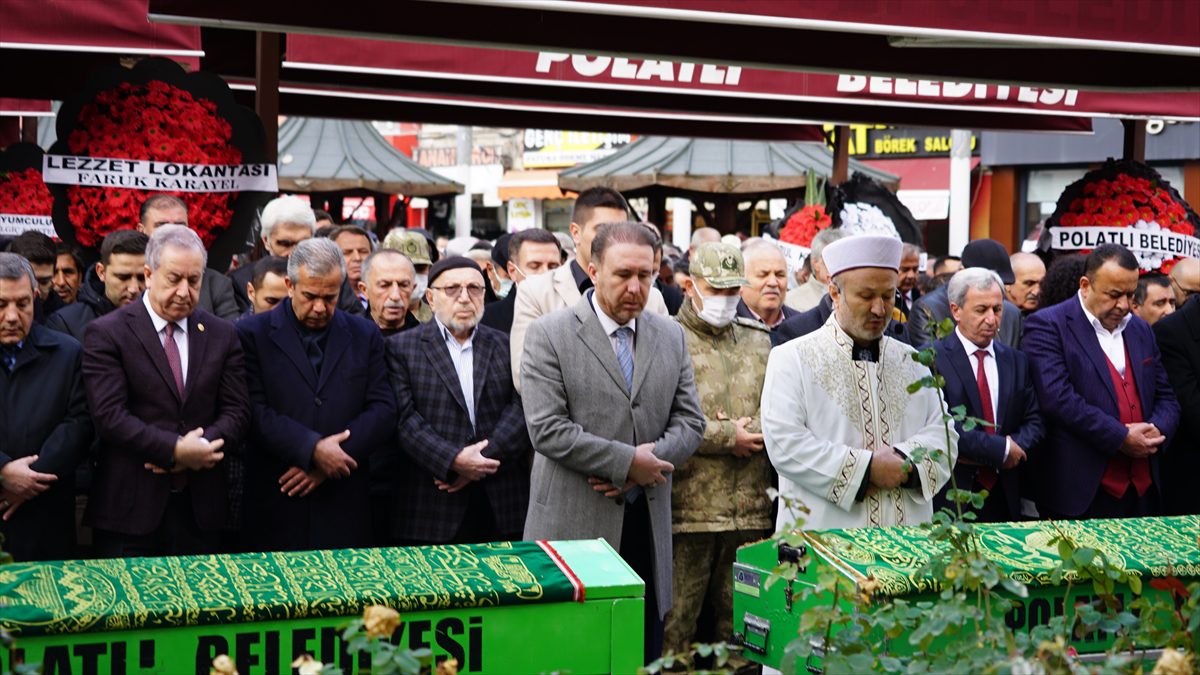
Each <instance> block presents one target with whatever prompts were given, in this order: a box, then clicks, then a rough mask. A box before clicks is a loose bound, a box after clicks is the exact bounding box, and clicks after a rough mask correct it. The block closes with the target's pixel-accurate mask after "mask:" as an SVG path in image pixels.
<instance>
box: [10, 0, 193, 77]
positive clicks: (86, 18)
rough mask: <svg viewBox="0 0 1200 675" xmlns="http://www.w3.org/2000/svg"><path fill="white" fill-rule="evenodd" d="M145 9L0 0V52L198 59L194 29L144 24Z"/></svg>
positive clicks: (72, 0)
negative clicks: (0, 6) (1, 5)
mask: <svg viewBox="0 0 1200 675" xmlns="http://www.w3.org/2000/svg"><path fill="white" fill-rule="evenodd" d="M149 5H150V3H149V0H104V1H103V2H79V1H78V0H4V17H3V21H2V22H0V49H23V50H37V51H58V52H87V53H98V54H111V53H116V54H121V55H147V56H171V57H192V58H197V57H200V56H203V55H204V52H203V51H202V50H201V49H200V29H199V28H196V27H195V26H173V25H171V24H162V23H150V22H149V21H148V20H147V18H146V15H147V12H148V10H149ZM43 75H45V74H44V73H43Z"/></svg>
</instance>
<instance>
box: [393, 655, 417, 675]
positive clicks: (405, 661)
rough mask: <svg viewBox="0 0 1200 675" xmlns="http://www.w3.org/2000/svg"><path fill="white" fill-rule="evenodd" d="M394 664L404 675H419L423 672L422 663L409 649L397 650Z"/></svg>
mask: <svg viewBox="0 0 1200 675" xmlns="http://www.w3.org/2000/svg"><path fill="white" fill-rule="evenodd" d="M394 662H395V664H396V666H397V667H399V668H400V672H402V673H404V675H418V674H419V673H420V672H421V662H420V661H419V660H418V659H417V657H416V655H415V654H413V652H412V651H410V650H408V649H400V650H397V651H396V656H395V659H394Z"/></svg>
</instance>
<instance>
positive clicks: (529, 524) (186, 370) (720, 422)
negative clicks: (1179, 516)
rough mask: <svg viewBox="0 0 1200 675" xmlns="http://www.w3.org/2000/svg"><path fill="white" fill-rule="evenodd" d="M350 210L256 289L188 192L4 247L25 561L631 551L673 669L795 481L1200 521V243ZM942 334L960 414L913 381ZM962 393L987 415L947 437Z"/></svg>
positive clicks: (6, 364)
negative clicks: (674, 657) (448, 233)
mask: <svg viewBox="0 0 1200 675" xmlns="http://www.w3.org/2000/svg"><path fill="white" fill-rule="evenodd" d="M326 219H327V214H321V213H317V212H314V211H313V210H312V209H311V208H310V207H309V206H308V204H307V203H305V202H304V201H302V200H299V199H297V198H294V197H280V198H277V199H275V200H273V201H272V202H270V203H269V204H268V205H267V206H266V207H265V208H264V210H263V213H262V214H261V238H262V247H263V250H264V255H263V256H262V257H261V258H260V259H258V260H257V261H254V262H252V263H249V264H245V265H243V266H240V267H238V268H237V269H235V270H234V271H233V272H232V273H230V274H229V275H223V274H220V273H219V272H217V271H215V270H213V269H211V268H209V266H208V260H207V252H206V250H205V248H204V246H203V244H202V242H201V240H200V238H199V237H198V236H197V235H196V233H195V232H193V231H192V230H190V229H188V227H187V207H186V205H185V204H184V203H183V202H182V201H180V200H179V199H177V198H175V197H171V196H166V195H156V196H153V197H151V198H150V199H148V200H147V201H146V203H145V204H144V205H143V208H142V210H141V217H140V222H139V223H137V224H136V226H134V227H131V228H130V229H128V230H122V231H118V232H114V233H112V234H110V235H108V236H107V237H105V239H104V241H103V243H102V244H101V246H100V250H99V260H98V261H97V262H95V263H94V264H92V265H87V266H85V264H84V260H83V258H82V256H81V255H80V254H79V253H77V252H75V251H72V250H70V249H67V248H61V247H58V248H56V247H55V246H54V244H53V242H51V240H49V239H48V238H47V237H45V236H44V235H40V234H36V233H26V234H25V235H21V236H20V237H18V238H17V239H16V240H14V241H13V242H12V244H11V245H10V247H9V252H7V253H0V357H3V363H2V364H0V365H2V366H3V367H2V368H0V392H2V398H0V410H2V413H0V414H2V415H3V418H2V419H3V422H2V423H0V425H2V426H0V432H2V435H3V446H2V447H0V479H2V481H0V532H2V533H3V534H4V536H5V542H4V546H5V549H6V550H8V551H9V552H11V553H12V554H13V556H14V557H15V558H16V559H18V560H39V559H62V558H70V557H74V556H76V555H79V554H80V552H81V550H82V551H84V552H86V553H89V554H92V555H96V556H101V557H124V556H142V555H174V554H199V553H211V552H218V551H239V550H254V551H264V550H267V551H276V550H293V549H301V550H303V549H322V548H343V547H364V546H394V545H402V546H407V545H426V544H454V543H473V542H486V541H501V540H515V539H521V538H524V539H582V538H595V537H603V538H605V539H606V540H608V541H609V542H610V543H611V544H612V545H613V547H614V548H616V549H617V550H618V552H619V553H620V554H621V555H622V557H624V558H625V560H626V561H628V562H629V564H630V565H631V567H633V569H634V570H635V571H637V572H638V573H639V575H640V576H641V577H642V578H643V579H645V580H646V586H647V591H646V599H647V601H646V603H645V612H646V617H645V618H646V627H647V632H646V636H647V639H646V654H645V655H646V659H647V661H649V660H652V659H653V658H656V657H657V655H658V654H659V653H661V651H662V649H663V647H664V641H665V646H666V647H669V648H672V649H676V650H678V649H681V648H684V647H685V646H686V645H687V644H688V643H690V642H692V641H693V640H694V639H695V637H696V635H697V630H698V626H697V617H698V616H700V615H701V614H702V609H703V608H704V607H706V606H708V607H711V609H712V613H713V616H715V617H716V624H717V625H716V632H717V635H719V636H724V635H728V634H729V631H730V628H731V620H732V608H731V592H730V588H731V580H730V573H731V572H730V570H731V564H732V560H733V557H734V554H735V552H736V550H737V548H738V547H739V546H741V545H743V544H745V543H747V542H750V541H755V540H757V539H761V538H763V537H765V536H768V535H769V534H770V533H771V532H772V531H774V530H775V529H777V528H783V527H789V526H791V525H792V524H793V523H794V522H795V520H796V518H797V514H796V513H795V512H793V511H792V510H791V509H790V508H789V507H788V506H787V505H784V506H779V505H776V504H773V503H772V500H771V498H770V497H769V496H768V489H769V488H771V487H773V486H774V487H778V489H779V491H780V493H781V494H782V495H783V496H784V497H785V498H787V500H785V501H790V500H799V501H801V502H803V503H804V505H805V506H806V507H807V509H808V512H807V513H806V514H804V515H803V520H804V522H805V526H807V527H811V528H829V527H875V526H887V525H897V524H915V523H919V522H924V521H928V520H929V519H930V517H931V514H932V513H933V510H934V509H935V508H937V507H939V506H941V505H944V504H945V503H946V502H945V494H946V491H947V488H948V485H949V483H950V481H951V477H952V476H953V478H954V480H955V481H956V483H957V485H958V487H960V488H969V489H974V490H986V491H987V492H988V496H987V498H986V500H985V501H984V504H983V507H982V508H980V509H978V516H979V518H980V519H981V520H985V521H1005V520H1018V519H1023V518H1037V517H1042V518H1046V517H1053V518H1097V517H1129V516H1146V515H1160V514H1166V513H1198V512H1200V497H1198V495H1197V493H1196V491H1195V490H1192V489H1189V487H1188V486H1187V485H1185V484H1184V481H1186V480H1187V479H1188V477H1190V476H1191V475H1193V470H1194V469H1197V468H1200V427H1198V426H1197V425H1198V424H1200V422H1198V420H1200V415H1198V414H1197V413H1200V300H1196V299H1195V297H1194V296H1196V295H1197V294H1200V261H1197V260H1195V259H1186V260H1183V261H1181V262H1179V263H1178V264H1176V265H1175V266H1174V268H1173V269H1172V270H1171V273H1170V276H1149V275H1140V274H1139V263H1138V260H1137V259H1136V258H1135V257H1134V255H1133V254H1132V253H1131V252H1130V251H1128V250H1125V249H1124V248H1121V247H1119V246H1116V245H1103V246H1101V247H1099V248H1097V249H1096V250H1094V251H1092V252H1090V253H1089V254H1087V255H1075V256H1065V257H1062V258H1060V259H1057V260H1055V261H1054V263H1053V264H1052V265H1051V266H1050V268H1049V269H1047V268H1046V266H1045V265H1044V263H1043V261H1042V259H1041V258H1040V257H1038V256H1036V255H1031V254H1027V253H1017V254H1014V255H1012V256H1010V255H1009V254H1008V253H1007V251H1006V250H1005V248H1004V246H1003V245H1001V244H1000V243H998V242H995V241H992V240H987V239H984V240H976V241H972V242H970V243H969V244H968V245H967V246H966V248H965V249H964V250H963V251H962V254H961V256H959V257H953V258H952V257H942V258H938V259H936V260H932V261H929V264H928V265H926V273H922V271H921V269H920V268H921V263H920V260H921V257H922V252H921V250H920V249H919V248H918V247H916V246H913V245H910V244H902V243H901V242H900V241H899V240H898V239H895V238H891V237H884V236H869V235H846V234H845V233H844V232H842V231H841V230H837V229H827V230H824V231H822V232H821V233H820V234H818V235H817V237H816V239H815V240H814V242H813V244H812V249H811V255H810V256H809V258H808V261H807V262H806V264H805V266H804V268H803V269H802V270H800V271H799V272H798V274H797V276H796V278H795V279H794V280H790V279H789V274H788V268H787V264H786V260H785V258H784V256H783V254H782V252H781V251H780V249H779V248H778V247H777V246H776V245H775V244H773V243H771V242H769V241H766V240H763V239H758V238H752V239H747V240H745V241H739V242H736V243H735V242H731V241H728V240H722V239H721V238H720V236H719V235H718V234H717V233H716V232H715V231H713V230H711V229H708V228H704V229H701V230H698V231H697V232H696V233H695V235H694V237H693V240H692V245H691V247H689V250H688V251H687V252H686V253H685V252H683V251H675V250H671V247H669V246H664V243H663V241H662V238H661V235H660V234H659V232H658V230H657V228H655V227H654V226H653V225H650V224H648V223H639V222H634V221H632V220H631V215H630V211H629V208H628V205H627V204H626V202H625V200H624V199H623V198H622V197H621V195H620V194H619V193H616V192H614V191H612V190H608V189H603V188H597V189H592V190H588V191H585V192H584V193H582V194H581V195H580V196H579V198H578V199H577V200H576V203H575V208H574V213H573V218H572V223H571V226H570V237H569V239H568V240H567V241H566V243H567V244H568V247H564V242H563V240H561V239H560V238H558V237H556V236H555V235H554V234H552V233H550V232H547V231H544V230H540V229H532V230H526V231H522V232H519V233H515V234H512V235H504V236H503V237H501V238H500V239H499V240H498V241H497V242H496V243H495V244H494V245H492V244H488V243H487V242H478V241H460V240H452V241H450V242H449V243H448V244H447V245H446V247H445V248H446V250H444V251H443V250H439V249H440V248H441V247H439V246H437V245H436V243H435V242H434V241H433V240H432V239H431V238H429V237H428V236H426V235H425V234H424V233H423V232H421V231H416V230H404V229H401V230H393V231H391V232H389V233H388V234H387V236H386V237H384V239H383V241H382V242H378V241H376V239H375V237H374V234H373V233H371V232H368V231H367V230H365V229H360V228H358V227H353V226H343V227H325V228H321V227H319V226H318V224H319V221H321V220H326ZM680 260H682V261H683V262H680ZM793 282H794V283H793ZM789 285H791V286H793V288H792V289H791V290H789ZM1048 296H1052V297H1053V298H1054V301H1053V304H1047V298H1048ZM1189 298H1191V299H1190V300H1189ZM672 315H673V316H672ZM946 319H948V320H950V322H951V323H952V324H953V325H954V330H953V331H952V332H951V333H950V334H949V335H946V336H941V337H939V336H938V335H937V333H936V330H935V328H936V327H937V326H938V325H940V324H941V323H943V321H944V320H946ZM930 346H932V347H933V348H934V349H935V350H936V359H935V360H933V361H932V362H931V364H932V365H933V366H934V367H935V368H936V370H937V371H938V372H939V373H940V374H941V375H942V376H943V378H944V379H945V386H944V389H943V392H942V394H943V395H944V399H945V401H944V402H943V401H942V398H941V397H940V396H939V394H938V392H937V391H934V390H933V389H930V388H921V389H918V390H916V391H915V392H911V391H909V389H908V387H909V385H910V384H911V383H913V382H916V381H919V380H921V379H922V378H924V377H926V376H928V375H929V374H930V369H929V368H928V367H926V366H925V365H922V363H921V362H920V361H918V360H916V359H914V358H912V354H913V350H914V348H915V349H922V348H926V347H930ZM960 405H961V406H964V407H965V410H966V412H967V414H968V415H969V416H971V417H973V418H976V419H978V420H980V421H981V423H980V424H978V425H977V426H974V425H971V424H966V425H964V423H962V422H956V423H955V424H954V425H953V427H952V428H951V429H950V430H949V431H948V432H947V430H946V429H945V428H944V426H943V422H942V420H943V415H944V414H946V412H947V411H948V410H950V409H953V408H955V407H957V406H960ZM83 503H86V507H85V509H84V511H83V516H82V522H83V524H84V525H85V526H86V527H85V528H84V529H83V530H81V531H82V532H85V533H86V534H87V537H86V539H83V540H80V541H77V537H76V533H77V529H76V511H77V505H79V504H83ZM81 545H83V546H81Z"/></svg>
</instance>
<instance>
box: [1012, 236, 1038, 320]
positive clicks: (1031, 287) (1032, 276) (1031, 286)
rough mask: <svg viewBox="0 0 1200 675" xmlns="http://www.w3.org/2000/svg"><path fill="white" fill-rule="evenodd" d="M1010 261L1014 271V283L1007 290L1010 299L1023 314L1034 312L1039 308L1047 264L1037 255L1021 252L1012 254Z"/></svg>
mask: <svg viewBox="0 0 1200 675" xmlns="http://www.w3.org/2000/svg"><path fill="white" fill-rule="evenodd" d="M1008 260H1009V263H1010V264H1011V265H1012V270H1013V282H1012V283H1011V284H1009V285H1008V286H1007V287H1006V288H1005V292H1006V293H1008V299H1009V300H1010V301H1012V303H1013V304H1014V305H1016V306H1017V307H1020V308H1021V311H1022V312H1032V311H1033V310H1035V309H1037V306H1038V297H1039V296H1040V295H1041V292H1042V279H1043V278H1044V277H1045V276H1046V264H1045V263H1043V262H1042V259H1041V258H1039V257H1037V256H1036V255H1034V254H1032V253H1025V252H1021V251H1018V252H1017V253H1014V254H1012V255H1011V256H1010V257H1009V259H1008Z"/></svg>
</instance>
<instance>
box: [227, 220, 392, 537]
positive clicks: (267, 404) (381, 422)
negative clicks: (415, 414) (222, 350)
mask: <svg viewBox="0 0 1200 675" xmlns="http://www.w3.org/2000/svg"><path fill="white" fill-rule="evenodd" d="M287 273H288V276H287V281H286V283H287V287H288V299H286V300H284V301H283V302H281V303H279V305H278V306H277V307H276V308H275V309H273V310H271V311H269V312H267V313H265V314H255V315H254V316H251V317H249V318H246V319H243V320H242V321H241V322H239V323H238V324H237V329H238V334H239V336H240V337H241V341H242V348H243V350H244V351H245V354H246V385H247V388H248V389H249V391H250V401H251V404H252V408H253V417H252V421H251V428H250V434H249V438H248V440H247V448H246V464H247V466H246V488H245V507H244V514H245V515H244V519H245V522H246V526H245V536H244V537H243V539H244V541H246V542H249V543H251V545H252V546H253V547H254V548H255V549H256V550H265V551H277V550H305V549H325V548H350V547H359V546H369V545H370V544H371V520H370V518H369V517H368V513H369V510H370V508H369V493H370V490H369V487H370V485H369V478H368V462H367V458H368V456H369V455H370V454H372V452H373V451H376V449H377V448H378V447H379V446H381V445H385V444H388V443H391V442H392V438H393V436H392V432H393V430H394V428H395V427H394V426H393V424H394V418H395V414H396V400H395V398H394V397H393V396H392V389H391V387H390V386H389V385H388V380H387V369H386V366H385V365H384V353H383V336H382V335H381V334H380V333H379V328H378V327H376V326H375V324H374V323H372V322H370V321H368V320H366V319H364V318H362V317H358V316H351V315H349V314H347V313H345V312H342V311H340V310H339V309H337V306H338V304H337V303H338V296H339V294H340V292H341V288H342V283H343V280H344V278H345V275H346V265H345V261H344V260H343V258H342V252H341V250H340V249H339V248H338V246H337V244H335V243H333V242H332V241H330V240H328V239H307V240H305V241H303V242H301V243H300V244H298V245H297V246H296V248H295V249H294V250H293V251H292V254H291V256H290V257H289V258H288V270H287Z"/></svg>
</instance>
